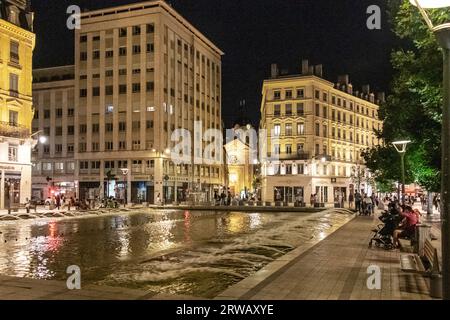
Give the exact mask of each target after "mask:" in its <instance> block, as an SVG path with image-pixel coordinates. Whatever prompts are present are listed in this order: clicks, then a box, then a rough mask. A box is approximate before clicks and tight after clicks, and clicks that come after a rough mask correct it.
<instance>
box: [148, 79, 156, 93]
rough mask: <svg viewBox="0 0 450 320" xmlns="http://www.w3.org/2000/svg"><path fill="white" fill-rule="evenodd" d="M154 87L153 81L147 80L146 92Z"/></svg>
mask: <svg viewBox="0 0 450 320" xmlns="http://www.w3.org/2000/svg"><path fill="white" fill-rule="evenodd" d="M154 89H155V83H154V82H153V81H149V82H147V92H150V91H153V90H154Z"/></svg>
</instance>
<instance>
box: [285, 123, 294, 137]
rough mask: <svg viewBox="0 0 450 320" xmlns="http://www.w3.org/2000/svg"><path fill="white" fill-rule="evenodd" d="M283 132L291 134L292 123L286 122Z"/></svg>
mask: <svg viewBox="0 0 450 320" xmlns="http://www.w3.org/2000/svg"><path fill="white" fill-rule="evenodd" d="M285 134H286V135H287V136H292V123H286V127H285Z"/></svg>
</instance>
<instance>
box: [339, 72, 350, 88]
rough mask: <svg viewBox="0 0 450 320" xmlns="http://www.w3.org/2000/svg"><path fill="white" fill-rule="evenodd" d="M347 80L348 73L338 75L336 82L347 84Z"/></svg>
mask: <svg viewBox="0 0 450 320" xmlns="http://www.w3.org/2000/svg"><path fill="white" fill-rule="evenodd" d="M349 82H350V81H349V77H348V74H344V75H340V76H338V83H340V84H343V85H345V86H347V85H348V83H349Z"/></svg>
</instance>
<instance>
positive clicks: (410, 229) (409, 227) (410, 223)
mask: <svg viewBox="0 0 450 320" xmlns="http://www.w3.org/2000/svg"><path fill="white" fill-rule="evenodd" d="M399 211H400V215H401V216H402V217H403V220H402V222H401V223H400V225H399V226H400V227H399V228H398V229H396V230H395V231H394V234H393V238H394V246H395V247H396V248H399V247H400V241H399V238H410V237H412V236H413V235H414V232H415V229H416V225H417V223H418V222H419V219H418V216H417V214H416V213H415V212H414V211H413V209H412V208H411V207H410V206H402V207H401V208H400V210H399Z"/></svg>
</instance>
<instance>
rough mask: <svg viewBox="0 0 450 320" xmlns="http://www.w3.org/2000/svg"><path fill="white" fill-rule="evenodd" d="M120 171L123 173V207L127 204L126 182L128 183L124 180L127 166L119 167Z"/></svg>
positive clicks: (126, 174)
mask: <svg viewBox="0 0 450 320" xmlns="http://www.w3.org/2000/svg"><path fill="white" fill-rule="evenodd" d="M120 170H121V171H122V174H123V185H124V195H123V198H124V203H123V205H124V207H125V206H126V205H127V202H128V201H127V200H128V199H127V198H128V192H127V184H128V182H127V181H126V178H127V176H128V168H121V169H120Z"/></svg>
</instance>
